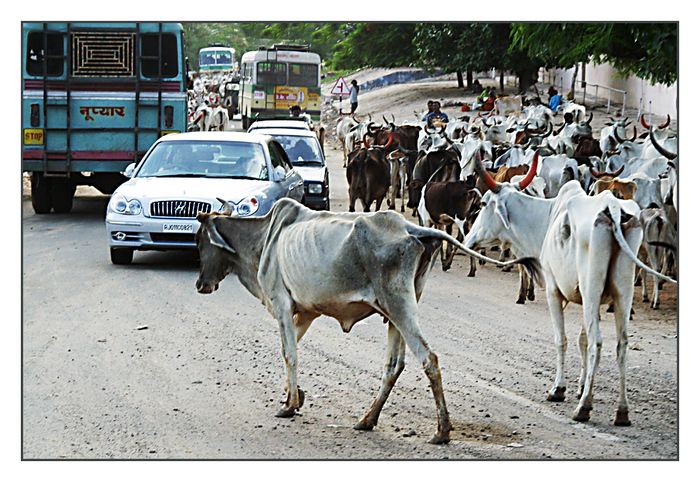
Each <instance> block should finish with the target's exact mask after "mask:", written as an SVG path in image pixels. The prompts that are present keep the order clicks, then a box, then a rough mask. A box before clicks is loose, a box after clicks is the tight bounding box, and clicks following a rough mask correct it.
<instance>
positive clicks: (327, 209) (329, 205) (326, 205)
mask: <svg viewBox="0 0 700 482" xmlns="http://www.w3.org/2000/svg"><path fill="white" fill-rule="evenodd" d="M323 210H324V211H330V210H331V200H330V199H329V200H328V201H326V204H324V205H323Z"/></svg>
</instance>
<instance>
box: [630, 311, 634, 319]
mask: <svg viewBox="0 0 700 482" xmlns="http://www.w3.org/2000/svg"><path fill="white" fill-rule="evenodd" d="M630 315H634V308H630ZM631 319H632V317H631V316H630V320H631Z"/></svg>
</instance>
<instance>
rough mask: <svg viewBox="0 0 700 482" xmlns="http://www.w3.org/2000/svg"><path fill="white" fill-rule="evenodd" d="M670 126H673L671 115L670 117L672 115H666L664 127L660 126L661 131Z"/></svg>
mask: <svg viewBox="0 0 700 482" xmlns="http://www.w3.org/2000/svg"><path fill="white" fill-rule="evenodd" d="M669 125H671V115H670V114H666V122H665V123H664V124H663V125H660V126H659V129H665V128H667V127H668V126H669Z"/></svg>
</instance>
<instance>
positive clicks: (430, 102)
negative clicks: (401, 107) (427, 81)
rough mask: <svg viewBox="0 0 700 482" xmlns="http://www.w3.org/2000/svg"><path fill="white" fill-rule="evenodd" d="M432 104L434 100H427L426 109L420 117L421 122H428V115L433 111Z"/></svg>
mask: <svg viewBox="0 0 700 482" xmlns="http://www.w3.org/2000/svg"><path fill="white" fill-rule="evenodd" d="M434 104H435V102H433V101H432V100H429V101H428V111H427V112H426V113H425V114H423V117H421V122H428V116H429V115H430V114H431V113H432V112H433V105H434Z"/></svg>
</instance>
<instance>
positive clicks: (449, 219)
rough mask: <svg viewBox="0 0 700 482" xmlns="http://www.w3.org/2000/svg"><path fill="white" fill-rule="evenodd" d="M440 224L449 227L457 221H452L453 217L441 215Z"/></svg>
mask: <svg viewBox="0 0 700 482" xmlns="http://www.w3.org/2000/svg"><path fill="white" fill-rule="evenodd" d="M438 222H439V223H440V224H444V225H448V224H452V223H454V222H455V220H454V219H452V217H451V216H449V215H447V214H444V213H443V214H441V215H440V217H439V218H438Z"/></svg>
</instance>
